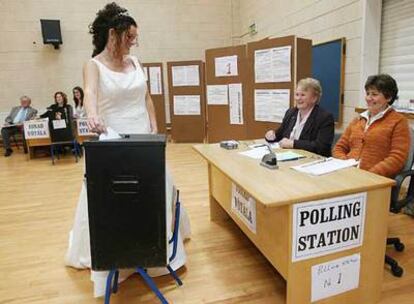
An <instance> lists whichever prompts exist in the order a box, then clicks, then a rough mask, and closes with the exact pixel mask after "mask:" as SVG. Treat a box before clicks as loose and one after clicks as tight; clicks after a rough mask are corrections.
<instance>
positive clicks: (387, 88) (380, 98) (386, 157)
mask: <svg viewBox="0 0 414 304" xmlns="http://www.w3.org/2000/svg"><path fill="white" fill-rule="evenodd" d="M365 92H366V95H365V101H366V103H367V108H368V109H367V110H366V111H365V112H363V113H361V114H360V115H359V117H357V118H355V119H354V120H353V121H352V122H351V123H350V124H349V126H348V127H347V129H346V130H345V133H344V134H343V135H342V136H341V138H340V139H339V141H338V143H337V144H336V145H335V147H334V149H333V156H334V157H336V158H341V159H349V158H354V159H356V160H359V168H361V169H364V170H368V171H370V172H372V173H376V174H379V175H382V176H386V177H394V176H395V175H397V174H398V173H399V172H400V171H401V169H402V168H403V167H404V164H405V162H406V160H407V157H408V152H409V150H410V131H409V126H408V121H407V119H406V118H405V117H404V116H403V115H402V114H399V113H397V112H396V111H395V110H394V109H393V108H392V107H391V105H392V104H393V103H394V100H396V99H397V98H398V96H397V94H398V87H397V83H396V81H395V80H394V78H392V77H391V76H389V75H386V74H380V75H373V76H369V77H368V79H367V81H366V83H365Z"/></svg>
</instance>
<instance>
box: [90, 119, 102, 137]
mask: <svg viewBox="0 0 414 304" xmlns="http://www.w3.org/2000/svg"><path fill="white" fill-rule="evenodd" d="M88 128H89V130H90V131H91V132H94V133H98V134H101V133H106V127H105V124H104V122H103V120H102V119H101V118H100V117H99V116H91V117H88Z"/></svg>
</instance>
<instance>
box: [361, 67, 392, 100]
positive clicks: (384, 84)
mask: <svg viewBox="0 0 414 304" xmlns="http://www.w3.org/2000/svg"><path fill="white" fill-rule="evenodd" d="M368 89H377V90H378V91H380V92H381V93H382V94H383V95H384V96H385V98H387V99H388V98H390V101H389V102H388V104H389V105H392V104H393V103H394V101H395V100H396V99H398V86H397V82H396V81H395V79H394V78H392V77H391V76H390V75H388V74H378V75H371V76H369V77H368V79H367V81H366V82H365V91H367V90H368Z"/></svg>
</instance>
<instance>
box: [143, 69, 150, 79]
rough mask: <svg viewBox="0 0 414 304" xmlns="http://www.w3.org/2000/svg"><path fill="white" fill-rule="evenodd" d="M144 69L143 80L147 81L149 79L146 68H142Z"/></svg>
mask: <svg viewBox="0 0 414 304" xmlns="http://www.w3.org/2000/svg"><path fill="white" fill-rule="evenodd" d="M143 69H144V75H145V80H146V81H148V80H149V77H148V68H147V67H143Z"/></svg>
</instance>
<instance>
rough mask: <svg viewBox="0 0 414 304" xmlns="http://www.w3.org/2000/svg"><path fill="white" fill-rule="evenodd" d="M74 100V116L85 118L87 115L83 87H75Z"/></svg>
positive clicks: (73, 91)
mask: <svg viewBox="0 0 414 304" xmlns="http://www.w3.org/2000/svg"><path fill="white" fill-rule="evenodd" d="M72 93H73V101H74V102H75V111H74V114H73V117H75V118H83V117H86V113H85V109H84V107H83V96H84V94H83V90H82V88H81V87H74V88H73V90H72Z"/></svg>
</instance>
